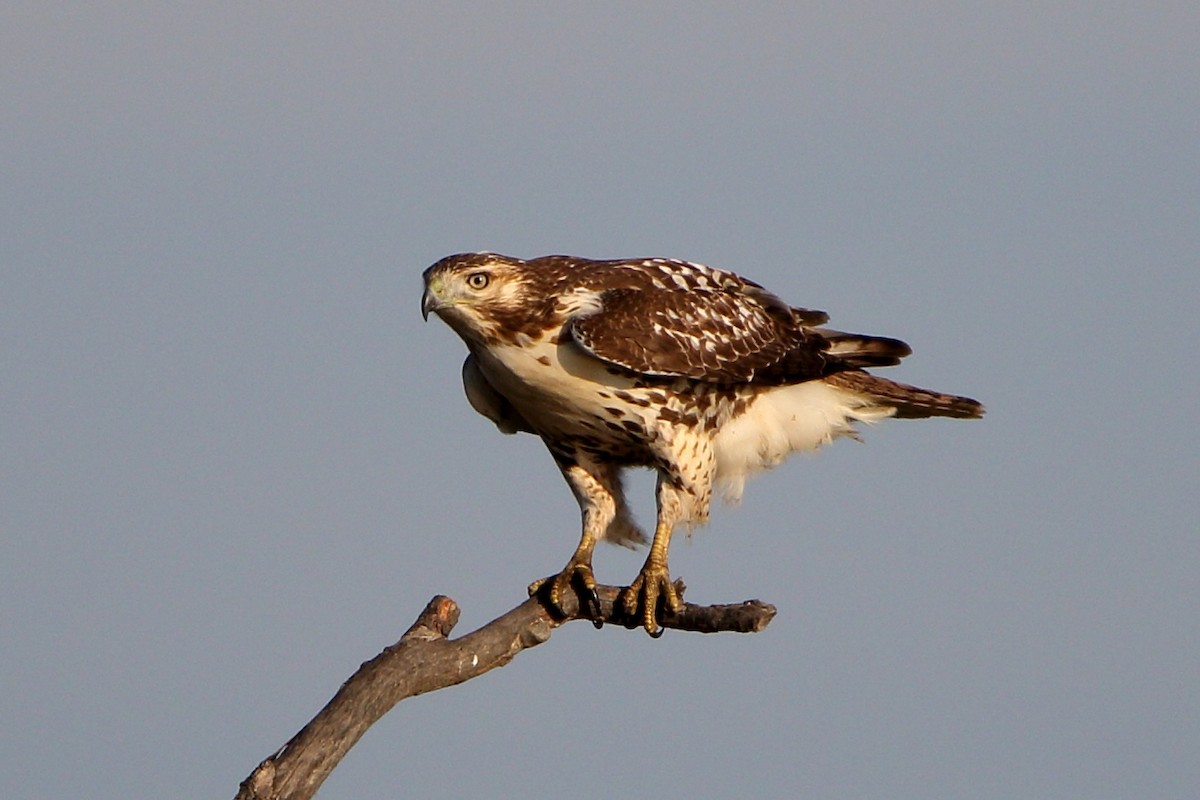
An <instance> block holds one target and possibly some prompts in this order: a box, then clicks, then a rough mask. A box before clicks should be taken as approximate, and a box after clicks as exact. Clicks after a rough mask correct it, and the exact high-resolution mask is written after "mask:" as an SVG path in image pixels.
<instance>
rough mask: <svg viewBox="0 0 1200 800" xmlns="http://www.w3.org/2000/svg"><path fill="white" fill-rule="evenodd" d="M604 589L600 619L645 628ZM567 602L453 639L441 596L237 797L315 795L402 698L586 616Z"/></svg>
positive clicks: (304, 798) (749, 604) (535, 600)
mask: <svg viewBox="0 0 1200 800" xmlns="http://www.w3.org/2000/svg"><path fill="white" fill-rule="evenodd" d="M676 588H677V589H678V590H679V591H680V593H681V595H682V592H683V588H684V587H683V584H682V582H676ZM596 591H597V594H598V596H599V598H600V616H599V619H598V620H594V622H597V623H612V624H614V625H620V626H623V627H628V628H634V627H638V626H639V622H638V620H637V619H634V618H631V617H629V616H628V615H626V614H625V613H624V610H623V608H622V604H621V603H620V602H619V598H620V593H621V591H622V589H621V588H619V587H616V586H598V587H597V590H596ZM562 606H563V608H562V613H561V614H555V613H553V612H551V611H550V610H549V608H548V606H547V605H546V603H545V598H544V597H543V596H541V594H539V596H535V597H531V598H529V599H528V600H526V601H525V602H523V603H521V604H520V605H519V606H517V607H516V608H514V609H512V610H511V611H509V612H508V613H507V614H505V615H503V616H501V617H498V618H496V619H494V620H492V621H491V622H489V623H488V624H487V625H484V626H483V627H482V628H480V629H478V630H476V631H474V632H472V633H469V634H467V635H465V636H462V637H460V638H458V639H453V640H451V639H449V638H448V637H449V635H450V631H451V630H453V628H454V626H455V624H457V623H458V618H459V609H458V605H457V604H456V603H455V602H454V601H453V600H451V599H450V598H449V597H445V596H443V595H438V596H437V597H434V598H433V599H432V600H430V601H429V604H428V605H427V606H425V610H424V611H422V612H421V614H420V616H419V617H417V620H416V622H414V623H413V624H412V626H411V627H409V629H408V630H407V631H406V632H405V634H404V635H403V636H401V637H400V640H399V641H398V642H396V643H395V644H393V645H391V646H389V647H387V648H386V649H384V651H383V652H382V653H380V654H379V655H377V656H375V658H372V659H371V660H370V661H367V662H366V663H364V664H363V665H362V666H361V667H359V669H358V671H357V672H355V673H354V675H352V676H351V677H350V679H349V680H347V681H346V682H345V683H344V684H342V687H341V688H340V689H339V690H338V692H337V694H336V695H334V697H333V699H332V700H330V701H329V703H328V704H326V706H325V708H323V709H321V711H320V713H318V714H317V715H316V716H315V717H313V719H312V720H311V721H310V722H309V723H308V724H307V725H305V726H304V728H302V729H301V730H300V732H299V733H297V734H296V735H295V736H293V737H292V739H291V741H289V742H288V743H287V744H285V745H284V746H283V747H282V748H281V749H280V750H279V751H278V752H277V753H275V754H274V755H272V756H270V757H268V758H267V759H266V760H264V761H263V762H262V763H261V764H259V765H258V767H257V768H256V769H255V770H254V772H252V773H251V774H250V776H249V777H248V778H246V780H244V781H243V782H242V784H241V788H240V789H239V791H238V794H237V800H308V798H311V797H312V796H313V795H315V794H316V792H317V789H319V788H320V786H321V784H322V783H323V782H324V781H325V779H326V778H327V777H329V773H331V772H332V771H333V769H334V767H336V766H337V765H338V762H340V761H341V760H342V757H343V756H345V755H346V753H347V752H349V750H350V748H351V747H353V746H354V744H355V743H356V742H357V741H358V740H359V739H360V738H362V735H363V734H364V733H366V731H367V728H369V727H371V725H373V724H374V723H375V722H376V721H377V720H379V718H380V717H382V716H383V715H384V714H386V713H387V712H388V711H390V710H391V709H392V707H393V706H395V705H396V704H397V703H399V702H400V701H401V700H404V699H406V698H409V697H415V696H417V695H420V694H425V693H427V692H432V691H434V690H436V689H443V688H445V687H447V686H454V685H456V684H459V683H462V682H464V681H468V680H470V679H471V678H474V677H476V676H478V675H482V674H483V673H485V672H488V671H489V670H493V669H495V668H497V667H502V666H504V665H505V664H507V663H508V662H510V661H512V659H513V657H514V656H516V655H517V653H519V652H521V651H522V650H524V649H526V648H528V647H534V646H536V645H539V644H541V643H542V642H544V641H546V640H547V639H549V638H550V634H551V632H553V630H554V629H555V628H557V627H558V626H559V625H562V624H564V623H566V622H570V621H571V620H574V619H581V618H584V617H581V616H580V599H579V597H578V596H577V595H576V594H574V593H568V594H567V596H565V597H563V598H562ZM774 616H775V608H774V606H771V605H768V604H766V603H762V602H760V601H758V600H748V601H746V602H744V603H737V604H733V605H717V606H696V605H692V604H690V603H687V604H685V606H684V608H683V609H682V610H681V611H680V612H679V613H677V614H666V615H662V616H660V619H659V623H660V624H661V625H662V626H663V627H664V628H674V629H676V630H682V631H696V632H701V633H715V632H719V631H734V632H738V633H753V632H755V631H760V630H762V629H763V628H765V627H766V626H767V625H768V624H769V623H770V621H771V619H772V618H773V617H774Z"/></svg>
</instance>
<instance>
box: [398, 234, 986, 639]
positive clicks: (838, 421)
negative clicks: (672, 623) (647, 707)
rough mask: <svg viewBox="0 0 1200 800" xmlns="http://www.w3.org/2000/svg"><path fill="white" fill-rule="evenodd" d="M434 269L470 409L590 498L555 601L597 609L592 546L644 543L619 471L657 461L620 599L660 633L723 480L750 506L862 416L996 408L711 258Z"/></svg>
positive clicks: (432, 299) (429, 305) (483, 263)
mask: <svg viewBox="0 0 1200 800" xmlns="http://www.w3.org/2000/svg"><path fill="white" fill-rule="evenodd" d="M424 279H425V293H424V296H423V297H422V298H421V312H422V314H423V315H424V316H425V317H426V318H428V316H429V314H430V312H433V313H435V314H437V315H438V316H440V317H441V318H442V319H443V320H444V321H445V322H446V323H447V324H448V325H449V326H450V327H451V328H453V329H454V331H455V333H457V334H458V335H459V336H460V337H461V338H462V340H463V341H464V342H465V343H466V345H467V349H468V350H469V351H470V355H468V356H467V360H466V361H465V362H464V363H463V384H464V386H465V388H466V394H467V399H468V400H469V401H470V403H471V405H472V406H473V407H474V408H475V410H476V411H478V412H479V413H480V414H483V415H484V416H486V417H488V418H489V419H491V420H492V422H494V423H495V424H496V427H498V428H499V429H500V430H501V431H503V432H505V433H516V432H518V431H526V432H528V433H534V434H537V435H538V436H540V437H541V438H542V441H544V442H545V443H546V446H547V447H548V448H549V449H550V453H551V455H553V457H554V460H555V461H556V462H557V463H558V467H559V469H560V470H562V473H563V476H564V477H565V478H566V479H567V483H568V484H570V486H571V490H572V491H573V492H574V494H575V497H576V498H577V499H578V501H579V505H580V507H581V509H582V512H583V536H582V538H581V539H580V542H579V547H578V548H577V549H576V550H575V554H574V555H573V556H571V560H570V561H569V562H568V563H567V566H566V568H565V569H564V570H563V571H562V572H561V573H560V574H559V575H558V576H557V577H556V578H553V579H552V583H551V586H550V587H549V594H550V600H551V602H552V603H555V604H557V603H559V601H560V598H561V597H562V593H563V592H564V591H565V590H566V589H567V588H568V587H569V586H570V585H571V583H572V582H573V581H578V584H577V585H581V586H582V587H583V588H584V589H585V590H587V592H588V593H590V597H591V605H592V611H596V610H598V601H597V600H596V598H595V588H594V587H595V586H596V582H595V579H594V577H593V575H592V566H591V563H592V551H593V549H594V548H595V545H596V542H597V541H599V540H600V539H608V540H610V541H613V542H616V543H618V544H624V545H628V546H633V545H636V544H639V543H642V542H644V541H645V537H644V535H643V534H642V533H641V531H640V530H638V527H637V525H636V524H635V523H634V521H633V518H632V515H631V514H630V512H629V509H628V507H627V506H626V504H625V497H624V494H623V493H622V489H621V471H622V470H623V469H624V468H626V467H651V468H653V469H655V470H656V471H657V472H658V489H657V496H658V497H657V499H658V519H657V521H656V524H655V526H654V537H653V541H652V542H651V545H650V552H649V555H648V556H647V558H646V563H645V565H644V566H643V567H642V570H641V572H640V573H639V574H638V576H637V578H636V579H635V580H634V581H633V583H632V584H631V585H630V589H629V591H627V592H626V593H625V601H624V602H625V607H626V610H627V611H628V612H629V613H630V614H637V613H638V612H639V610H640V614H641V620H642V624H643V626H644V627H645V629H646V631H647V632H648V633H650V634H651V635H658V634H659V633H661V630H660V629H659V628H658V622H657V610H658V607H659V603H660V602H661V603H663V604H664V605H665V606H666V607H667V608H669V609H671V610H678V608H679V607H680V605H681V601H680V599H679V597H678V596H677V593H676V592H675V589H674V587H673V586H672V583H671V578H670V574H669V571H668V569H667V551H668V548H669V547H670V542H671V533H672V531H673V530H674V529H675V527H676V526H677V525H679V524H680V523H685V524H690V523H702V522H704V521H706V519H707V518H708V510H709V504H710V501H711V499H712V490H713V487H714V485H716V486H717V487H718V488H720V489H722V490H723V491H724V494H725V496H726V497H727V498H728V499H730V500H732V501H737V500H738V499H740V497H741V494H742V487H743V485H744V483H745V480H746V478H747V477H748V476H749V475H752V474H753V473H755V472H758V471H761V470H764V469H769V468H771V467H774V466H776V465H777V464H779V463H781V462H782V461H783V460H784V459H785V458H786V457H787V456H788V455H789V454H790V453H793V452H796V451H801V450H815V449H817V448H818V447H820V446H821V445H823V444H825V443H827V442H830V441H832V440H833V439H836V438H838V437H840V436H855V430H854V427H853V423H854V422H857V421H862V422H874V421H876V420H879V419H883V418H884V417H892V416H894V417H900V418H909V419H917V418H923V417H959V418H972V417H979V416H982V414H983V406H981V405H980V404H979V403H977V402H976V401H974V400H971V399H969V398H966V397H957V396H954V395H948V394H940V393H938V392H932V391H928V390H925V389H918V388H916V387H913V386H906V385H904V384H902V383H896V382H894V381H890V380H887V379H886V378H880V377H877V376H875V375H872V374H869V373H867V372H866V371H865V369H864V368H866V367H883V366H890V365H893V364H897V363H899V361H900V359H901V358H903V357H904V356H906V355H908V354H909V353H910V352H911V350H910V349H909V347H908V345H906V344H904V343H903V342H901V341H898V340H896V339H887V338H883V337H878V336H863V335H859V334H851V333H842V332H840V331H835V330H830V329H828V328H823V327H820V326H822V325H824V324H825V322H826V321H827V320H828V316H827V315H826V314H824V313H822V312H820V311H810V310H808V309H803V308H793V307H792V306H790V305H788V304H787V303H785V302H784V301H782V300H780V299H779V298H778V297H776V296H775V295H773V294H771V293H770V292H768V291H767V290H766V289H764V288H763V287H762V286H760V285H758V284H757V283H754V282H753V281H749V280H746V279H745V278H741V277H739V276H737V275H735V274H733V273H732V272H726V271H724V270H719V269H714V268H712V267H706V266H704V265H702V264H693V263H690V262H686V261H675V260H671V259H664V258H650V259H633V260H620V261H590V260H588V259H583V258H573V257H569V256H543V257H541V258H535V259H531V260H529V261H522V260H520V259H517V258H510V257H508V256H502V255H497V254H495V253H468V254H460V255H454V256H448V257H446V258H443V259H442V260H441V261H438V262H437V263H436V264H434V265H433V266H431V267H429V269H427V270H425V273H424Z"/></svg>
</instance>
